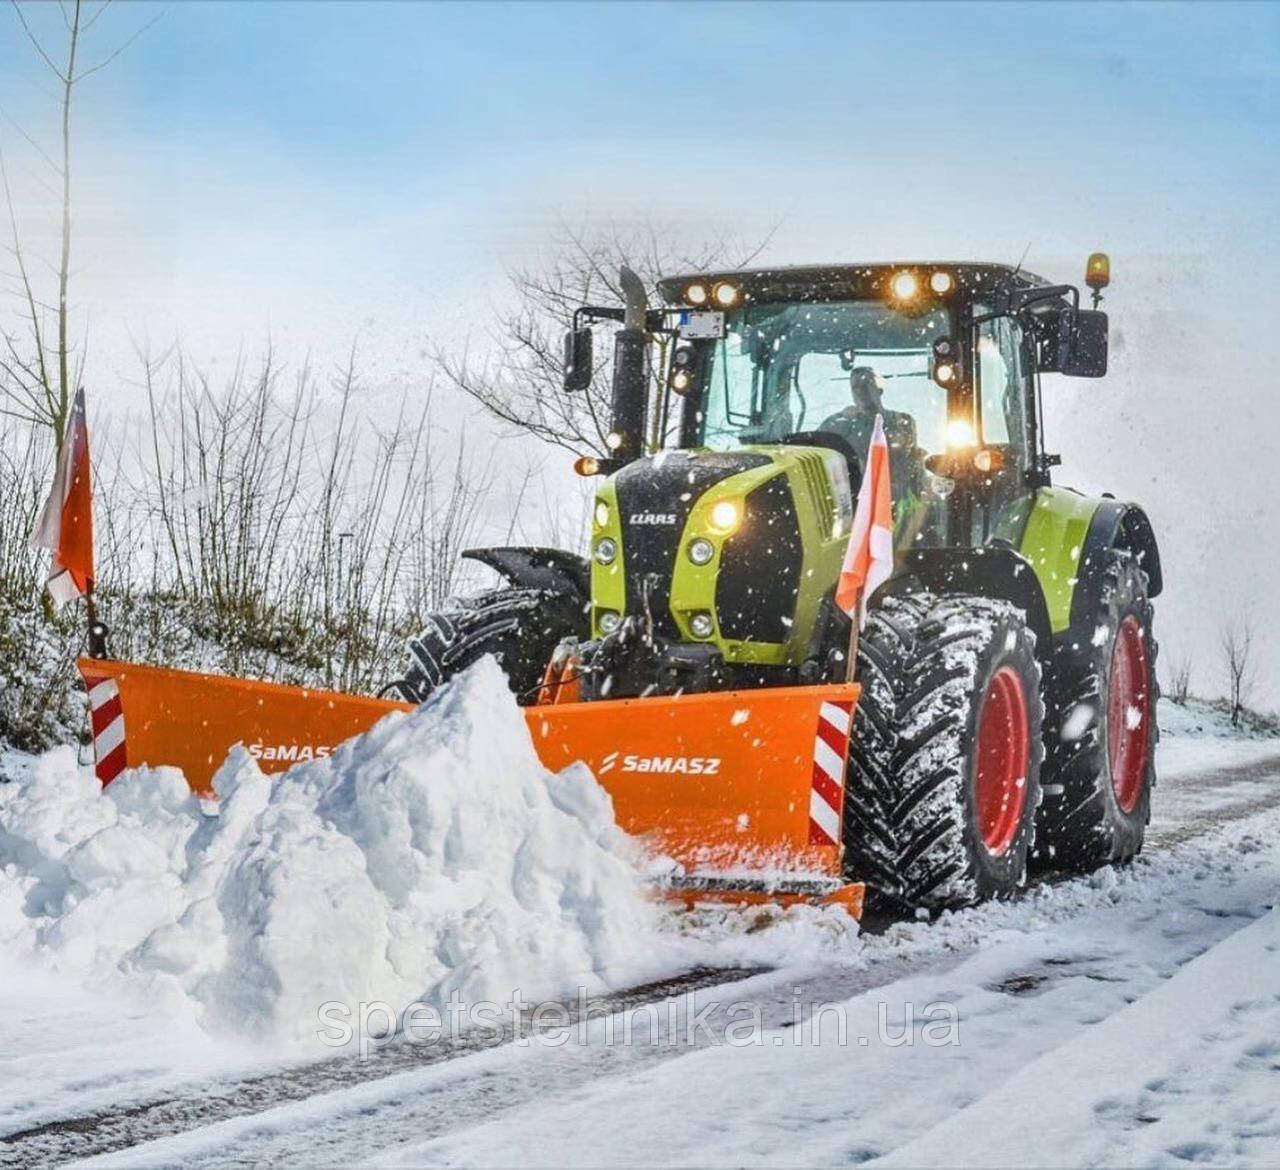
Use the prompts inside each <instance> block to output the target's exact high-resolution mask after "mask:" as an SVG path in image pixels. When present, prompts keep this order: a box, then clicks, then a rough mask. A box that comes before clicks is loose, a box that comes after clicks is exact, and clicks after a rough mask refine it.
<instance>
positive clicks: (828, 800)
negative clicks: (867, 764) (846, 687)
mask: <svg viewBox="0 0 1280 1170" xmlns="http://www.w3.org/2000/svg"><path fill="white" fill-rule="evenodd" d="M852 723H853V704H852V703H823V704H822V706H821V707H820V708H818V732H817V734H816V735H815V736H814V739H813V787H812V789H811V790H810V792H809V844H810V845H839V844H840V820H841V816H842V814H843V811H844V772H845V762H846V760H847V759H848V756H849V731H850V728H851V726H852Z"/></svg>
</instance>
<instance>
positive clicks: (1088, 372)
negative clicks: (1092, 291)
mask: <svg viewBox="0 0 1280 1170" xmlns="http://www.w3.org/2000/svg"><path fill="white" fill-rule="evenodd" d="M1072 317H1073V318H1074V319H1073V321H1072V328H1071V343H1070V345H1069V346H1068V347H1067V360H1066V362H1065V363H1064V365H1063V368H1062V372H1063V373H1064V374H1067V375H1068V376H1070V377H1072V378H1101V377H1102V376H1103V375H1104V374H1106V372H1107V315H1106V313H1104V312H1102V311H1101V310H1100V309H1077V310H1076V312H1075V313H1073V314H1072Z"/></svg>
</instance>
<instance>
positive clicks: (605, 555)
mask: <svg viewBox="0 0 1280 1170" xmlns="http://www.w3.org/2000/svg"><path fill="white" fill-rule="evenodd" d="M617 555H618V543H617V541H615V540H614V539H613V538H612V537H609V536H606V537H603V538H602V539H601V540H598V541H596V564H597V565H611V564H613V562H614V558H616V557H617Z"/></svg>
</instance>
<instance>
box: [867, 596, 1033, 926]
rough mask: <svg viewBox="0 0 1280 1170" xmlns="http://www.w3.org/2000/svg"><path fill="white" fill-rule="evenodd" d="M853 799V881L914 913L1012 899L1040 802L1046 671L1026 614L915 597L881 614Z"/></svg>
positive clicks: (888, 605) (972, 601) (986, 603)
mask: <svg viewBox="0 0 1280 1170" xmlns="http://www.w3.org/2000/svg"><path fill="white" fill-rule="evenodd" d="M858 677H859V680H860V681H861V683H862V687H863V693H862V697H861V699H860V700H859V703H858V708H857V713H856V714H855V719H854V732H853V737H852V743H851V747H850V769H849V780H848V784H847V786H846V789H847V791H846V797H845V809H846V811H845V855H846V858H847V861H848V868H849V872H850V873H851V874H852V875H854V876H856V877H859V878H861V879H862V880H864V881H866V882H867V883H868V884H869V885H870V886H872V888H874V889H878V890H879V891H880V892H882V893H885V894H888V895H890V896H891V897H894V898H897V899H899V900H901V901H904V902H906V903H907V904H909V905H912V906H923V907H929V908H941V907H945V906H956V905H965V904H968V903H971V902H976V901H980V900H982V899H984V898H990V897H999V896H1006V895H1008V894H1010V893H1012V892H1013V891H1014V890H1016V889H1017V888H1018V887H1019V886H1020V885H1022V883H1023V882H1024V880H1025V878H1026V867H1027V855H1028V851H1029V849H1030V847H1031V841H1032V835H1033V825H1034V819H1035V810H1036V806H1037V805H1038V804H1039V801H1040V780H1039V776H1040V763H1041V759H1042V757H1043V749H1042V747H1041V720H1042V718H1043V704H1042V702H1041V698H1040V668H1039V665H1038V663H1037V662H1036V657H1035V636H1034V635H1033V634H1032V633H1031V631H1030V630H1029V629H1028V628H1027V625H1026V621H1025V620H1024V618H1023V615H1022V613H1021V611H1020V610H1018V609H1016V608H1015V607H1014V606H1013V605H1011V604H1009V603H1008V602H1006V601H998V600H994V599H991V598H986V597H972V596H953V597H944V598H940V599H939V598H935V597H932V596H930V595H928V594H912V595H906V596H901V597H895V598H888V599H886V600H885V602H884V604H883V606H882V607H881V608H880V609H879V610H878V611H875V612H873V614H872V616H871V618H870V619H869V621H868V623H867V628H866V630H865V631H864V632H863V635H862V639H861V642H860V647H859V652H858Z"/></svg>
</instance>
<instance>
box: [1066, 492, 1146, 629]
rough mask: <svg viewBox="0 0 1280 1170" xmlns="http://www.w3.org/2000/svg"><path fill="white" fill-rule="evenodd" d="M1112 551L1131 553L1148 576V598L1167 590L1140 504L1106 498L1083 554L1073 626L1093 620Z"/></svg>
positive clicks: (1073, 609) (1075, 599) (1094, 517)
mask: <svg viewBox="0 0 1280 1170" xmlns="http://www.w3.org/2000/svg"><path fill="white" fill-rule="evenodd" d="M1112 549H1123V550H1125V551H1128V552H1131V553H1132V554H1133V556H1134V559H1135V560H1136V561H1137V562H1138V568H1140V569H1141V570H1142V571H1143V572H1144V573H1146V575H1147V596H1148V597H1155V596H1156V595H1157V594H1159V593H1160V591H1161V590H1162V589H1163V588H1164V578H1163V575H1162V573H1161V570H1160V550H1159V548H1157V547H1156V536H1155V532H1154V530H1153V529H1152V527H1151V521H1150V520H1149V519H1148V517H1147V514H1146V512H1144V511H1143V510H1142V509H1141V508H1140V507H1138V505H1137V504H1127V503H1124V502H1123V501H1121V500H1113V499H1109V498H1104V499H1103V500H1102V501H1101V502H1100V503H1099V504H1098V509H1097V511H1096V512H1094V514H1093V519H1092V520H1091V521H1090V522H1089V531H1088V534H1087V535H1086V536H1085V539H1084V550H1083V552H1082V553H1081V555H1080V568H1079V573H1078V576H1079V584H1078V585H1077V586H1076V591H1075V596H1074V597H1073V598H1072V600H1071V625H1072V627H1073V628H1074V627H1076V626H1079V625H1081V624H1082V623H1084V622H1091V621H1093V618H1094V615H1095V614H1096V613H1097V612H1098V605H1099V604H1100V596H1099V591H1100V590H1101V588H1102V574H1101V569H1102V568H1103V567H1104V565H1105V563H1106V554H1107V553H1108V552H1109V551H1111V550H1112Z"/></svg>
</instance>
